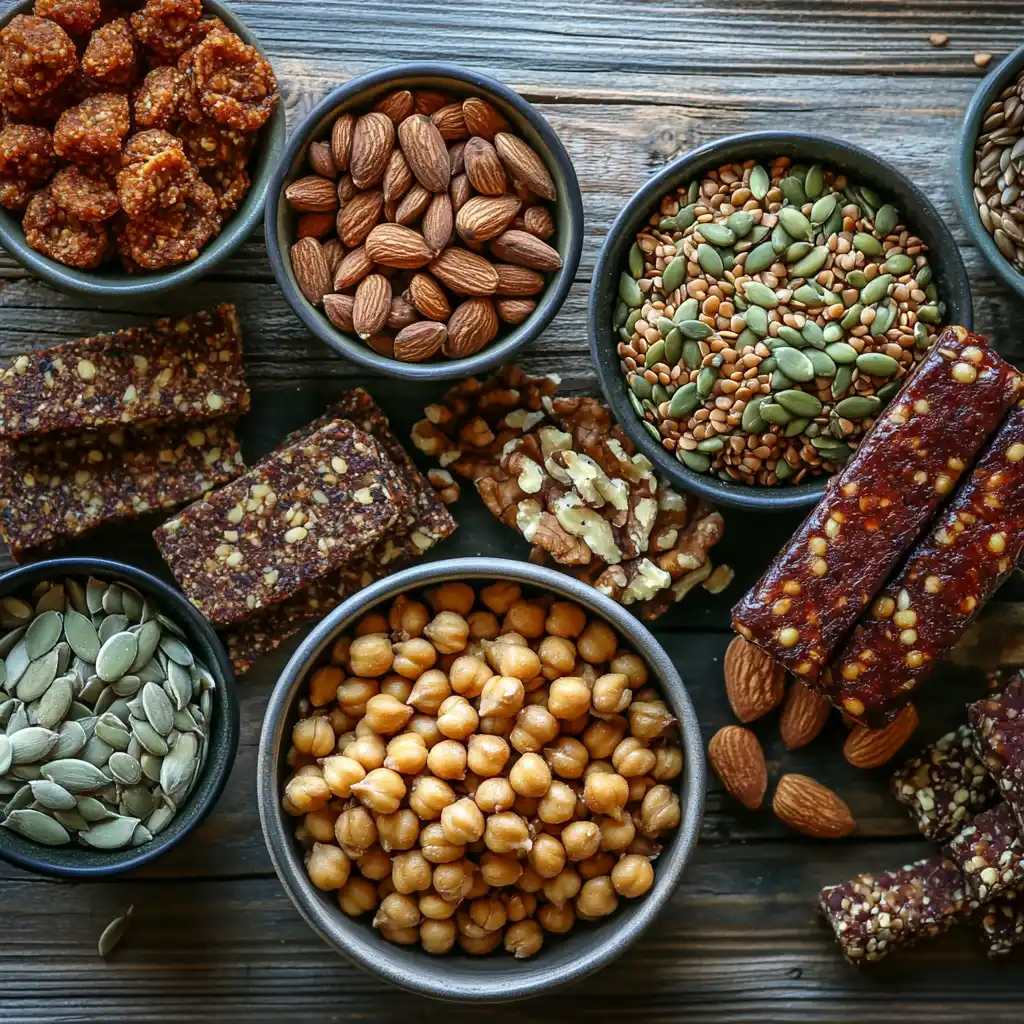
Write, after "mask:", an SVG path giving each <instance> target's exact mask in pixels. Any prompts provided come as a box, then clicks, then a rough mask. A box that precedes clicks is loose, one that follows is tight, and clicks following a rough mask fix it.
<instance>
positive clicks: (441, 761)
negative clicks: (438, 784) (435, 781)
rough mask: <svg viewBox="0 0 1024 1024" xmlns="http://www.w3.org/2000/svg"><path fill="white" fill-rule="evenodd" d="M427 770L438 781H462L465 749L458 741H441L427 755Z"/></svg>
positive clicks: (464, 770) (464, 767)
mask: <svg viewBox="0 0 1024 1024" xmlns="http://www.w3.org/2000/svg"><path fill="white" fill-rule="evenodd" d="M427 769H428V770H429V771H430V772H431V773H432V774H433V775H436V776H437V777H438V778H439V779H464V778H465V777H466V748H465V747H464V746H463V745H462V744H461V743H459V741H458V740H441V742H440V743H438V744H436V745H435V746H433V747H431V748H430V751H429V752H428V753H427Z"/></svg>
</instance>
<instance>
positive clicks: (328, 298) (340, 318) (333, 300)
mask: <svg viewBox="0 0 1024 1024" xmlns="http://www.w3.org/2000/svg"><path fill="white" fill-rule="evenodd" d="M355 301H356V300H355V296H354V295H338V294H337V293H336V292H332V293H331V294H330V295H325V296H324V312H325V313H326V314H327V319H328V320H330V321H331V323H332V324H334V326H335V327H337V328H338V330H339V331H351V330H353V327H352V307H353V306H354V305H355Z"/></svg>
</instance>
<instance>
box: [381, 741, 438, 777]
mask: <svg viewBox="0 0 1024 1024" xmlns="http://www.w3.org/2000/svg"><path fill="white" fill-rule="evenodd" d="M426 764H427V745H426V743H424V742H423V737H422V736H420V735H418V734H417V733H414V732H404V733H402V734H401V735H400V736H396V737H395V738H394V739H393V740H391V742H390V743H389V744H388V746H387V756H386V757H385V758H384V767H385V768H390V769H391V771H395V772H398V773H399V774H400V775H417V774H419V773H420V772H421V771H423V769H424V768H425V767H426Z"/></svg>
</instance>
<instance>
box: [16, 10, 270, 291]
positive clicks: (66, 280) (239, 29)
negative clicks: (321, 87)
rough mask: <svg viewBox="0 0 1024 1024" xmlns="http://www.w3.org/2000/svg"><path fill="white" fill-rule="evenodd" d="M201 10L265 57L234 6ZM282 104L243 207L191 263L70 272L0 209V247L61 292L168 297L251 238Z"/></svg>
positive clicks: (261, 143)
mask: <svg viewBox="0 0 1024 1024" xmlns="http://www.w3.org/2000/svg"><path fill="white" fill-rule="evenodd" d="M32 6H33V0H21V2H19V3H16V4H13V5H11V6H10V7H9V8H8V9H7V12H6V14H5V15H4V18H3V22H2V23H0V27H2V25H5V24H7V22H9V21H10V20H11V19H12V18H13V17H14V16H15V15H16V14H31V13H32ZM203 10H204V12H205V13H207V14H213V15H216V16H217V17H218V18H220V19H221V21H223V22H224V23H225V24H226V25H227V26H228V28H230V29H231V31H232V32H235V33H236V34H237V35H238V36H240V37H241V38H242V40H243V41H244V42H246V43H248V44H249V45H250V46H255V47H256V49H257V50H259V51H260V53H261V54H263V56H264V57H266V53H264V52H263V48H262V47H261V46H260V44H259V42H258V41H257V39H256V37H255V36H254V35H253V34H252V32H250V31H249V29H248V28H246V26H245V23H244V22H243V21H242V19H241V18H239V17H238V15H237V14H235V13H234V9H233V8H232V7H229V6H227V5H226V4H222V3H218V2H217V0H203ZM285 134H286V132H285V111H284V100H283V99H281V100H279V101H278V103H277V106H276V107H275V108H274V113H273V114H272V115H271V117H270V120H269V121H268V122H267V123H266V124H265V125H264V126H263V127H262V128H261V129H260V133H259V140H258V142H257V143H256V148H255V150H254V151H253V155H252V158H251V159H250V162H249V174H250V175H251V177H252V187H251V188H250V189H249V193H248V195H246V197H245V201H244V202H243V203H242V205H241V207H240V208H239V209H237V210H236V211H235V212H234V213H233V214H231V215H230V217H228V219H227V220H226V221H225V223H224V227H223V229H222V230H221V233H220V234H219V235H218V236H217V237H216V238H215V239H213V241H212V242H210V243H209V245H207V246H206V248H204V249H203V251H202V252H201V253H200V254H199V256H198V258H197V259H195V260H193V261H192V262H191V263H185V264H182V265H181V266H179V267H170V268H168V269H167V270H155V271H147V272H145V273H139V274H128V273H125V272H124V271H122V270H115V269H114V267H116V266H117V263H116V262H115V263H112V264H110V265H109V266H107V267H100V268H98V269H96V270H79V269H77V268H75V267H66V266H64V264H63V263H58V262H57V261H56V260H51V259H49V258H48V257H46V256H44V255H43V254H42V253H40V252H36V250H35V249H33V248H31V246H29V245H28V244H27V243H26V242H25V232H24V231H22V228H21V221H20V219H19V218H17V217H14V216H12V215H11V214H10V213H9V212H7V211H6V210H3V209H0V243H3V246H4V248H5V249H6V250H7V251H8V252H9V253H10V254H11V255H12V256H13V257H14V258H15V259H16V260H17V261H18V262H19V263H20V264H21V265H22V266H23V267H24V268H25V269H26V270H27V271H29V273H31V274H34V275H35V276H36V277H38V278H41V279H42V280H43V281H45V282H46V283H47V284H48V285H51V286H52V287H54V288H57V289H58V290H60V291H62V292H69V293H72V294H78V295H87V296H88V297H89V298H91V299H96V300H101V299H111V298H118V297H122V296H126V297H132V296H137V295H155V294H157V293H159V292H168V291H171V290H173V289H175V288H180V287H182V286H183V285H186V284H189V283H190V282H192V281H195V280H197V279H198V278H200V277H202V276H203V275H204V274H206V273H208V272H209V271H210V270H212V269H213V268H214V267H215V266H216V265H217V264H218V263H223V262H224V260H226V259H227V258H228V257H229V256H230V255H231V254H232V253H233V252H234V251H235V250H236V249H237V248H238V247H239V246H240V245H241V244H242V243H243V242H244V241H245V240H246V238H247V237H248V236H249V234H250V232H251V231H252V229H253V228H254V227H255V226H256V225H257V224H258V223H259V220H260V214H262V212H263V203H264V201H265V200H266V198H267V187H268V186H269V184H270V176H271V174H273V171H274V167H275V165H276V164H277V157H278V154H279V153H280V152H281V150H282V149H283V148H284V140H285Z"/></svg>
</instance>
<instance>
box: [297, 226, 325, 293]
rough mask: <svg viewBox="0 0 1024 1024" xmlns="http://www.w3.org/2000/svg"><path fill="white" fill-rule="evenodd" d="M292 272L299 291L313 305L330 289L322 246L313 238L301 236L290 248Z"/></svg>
mask: <svg viewBox="0 0 1024 1024" xmlns="http://www.w3.org/2000/svg"><path fill="white" fill-rule="evenodd" d="M291 259H292V273H293V274H294V275H295V283H296V284H297V285H298V286H299V291H301V292H302V294H303V295H305V296H306V299H307V300H308V301H309V302H311V303H312V304H313V305H314V306H319V305H320V303H321V302H323V298H324V296H325V295H326V294H327V293H328V292H329V291H330V290H331V270H330V267H328V266H327V259H326V257H325V256H324V250H323V246H321V244H320V243H319V242H318V241H317V240H316V239H315V238H302V239H300V240H299V241H298V242H296V243H295V244H294V245H293V246H292V248H291Z"/></svg>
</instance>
